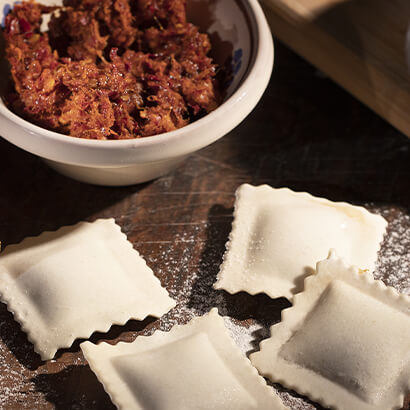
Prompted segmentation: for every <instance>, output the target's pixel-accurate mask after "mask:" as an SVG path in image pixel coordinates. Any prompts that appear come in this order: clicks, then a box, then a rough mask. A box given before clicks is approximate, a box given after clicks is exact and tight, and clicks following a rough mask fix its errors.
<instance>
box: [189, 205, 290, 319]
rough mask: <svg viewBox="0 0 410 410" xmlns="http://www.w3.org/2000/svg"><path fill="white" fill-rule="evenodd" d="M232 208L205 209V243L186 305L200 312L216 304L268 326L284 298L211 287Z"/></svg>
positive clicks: (228, 313) (232, 314) (225, 311)
mask: <svg viewBox="0 0 410 410" xmlns="http://www.w3.org/2000/svg"><path fill="white" fill-rule="evenodd" d="M232 211H233V210H232V208H231V209H228V208H225V207H224V206H221V205H214V206H213V207H212V208H211V210H210V211H209V214H208V224H207V232H206V238H207V239H206V245H205V248H204V250H203V252H202V255H201V258H200V263H199V269H198V273H197V277H196V280H195V282H194V284H193V287H192V293H191V295H190V299H189V301H188V307H189V308H190V309H193V310H195V311H196V312H197V313H198V314H201V315H202V314H205V313H207V312H209V310H211V308H213V307H215V306H216V307H218V310H219V313H220V314H221V315H223V316H230V317H231V318H234V319H236V320H239V321H246V320H248V319H254V320H256V321H257V322H259V323H261V324H262V325H263V326H265V327H269V326H271V325H272V324H274V323H277V322H278V321H279V320H280V315H281V311H282V310H283V309H285V308H287V307H290V303H289V302H288V301H287V300H286V299H284V298H280V299H271V298H270V297H269V296H267V295H264V294H258V295H254V296H252V295H249V294H247V293H245V292H240V293H237V294H235V295H231V294H229V293H227V292H225V291H219V290H214V289H213V288H212V285H213V284H214V282H215V281H216V276H217V274H218V272H219V266H220V264H221V263H222V257H223V254H224V252H225V243H226V242H227V240H228V237H229V233H230V231H231V225H232ZM245 326H246V324H245Z"/></svg>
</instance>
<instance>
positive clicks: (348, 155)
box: [0, 43, 410, 410]
mask: <svg viewBox="0 0 410 410" xmlns="http://www.w3.org/2000/svg"><path fill="white" fill-rule="evenodd" d="M409 155H410V141H409V140H408V139H407V138H406V137H405V136H404V135H402V134H400V133H399V132H398V131H396V130H395V129H394V128H392V127H391V126H390V125H388V124H387V123H386V122H385V121H383V120H382V119H380V118H379V117H378V116H376V115H375V114H373V113H372V112H371V111H370V110H369V109H367V108H366V107H364V106H363V105H362V104H361V103H359V102H358V101H356V100H355V99H354V98H353V97H351V96H350V95H349V94H347V93H346V92H345V91H343V90H342V89H341V88H339V86H337V85H335V84H334V83H333V82H331V81H330V80H328V79H327V78H325V77H324V76H323V75H321V74H320V73H318V72H317V71H316V69H314V68H313V67H312V66H310V65H309V64H308V63H306V62H305V61H303V60H302V59H300V58H299V57H297V56H296V55H294V54H293V53H292V52H291V51H289V50H288V49H287V48H285V47H284V46H283V45H281V44H279V43H277V45H276V66H275V69H274V74H273V77H272V80H271V83H270V85H269V88H268V90H267V91H266V93H265V95H264V97H263V99H262V101H261V102H260V104H259V105H258V107H257V108H256V109H255V111H254V112H253V113H252V114H251V115H250V116H249V117H248V118H247V119H246V120H245V121H244V122H243V124H242V125H240V126H239V127H238V128H237V129H235V130H234V131H233V132H231V133H230V134H229V135H227V136H226V137H225V138H223V139H222V140H220V141H219V142H217V143H215V144H214V145H212V146H210V147H208V148H206V149H204V150H202V151H200V152H198V153H196V154H195V155H192V156H191V157H190V158H189V159H187V160H186V162H185V163H184V164H183V165H182V166H181V167H180V168H179V169H177V170H176V171H175V172H173V173H172V174H169V175H167V176H164V177H163V178H160V179H158V180H156V181H153V182H151V183H147V184H144V185H140V186H133V187H127V188H102V187H95V186H89V185H85V184H81V183H77V182H75V181H72V180H69V179H66V178H64V177H62V176H60V175H58V174H57V173H55V172H53V171H52V170H50V169H49V168H47V166H45V165H44V164H43V163H42V162H41V161H40V160H39V159H37V158H35V157H33V156H31V155H29V154H27V153H25V152H22V151H20V150H19V149H17V148H15V147H13V146H11V145H10V144H8V143H7V142H5V141H4V140H0V176H1V193H0V239H1V241H2V243H3V247H4V246H6V245H8V244H14V243H18V242H19V241H21V240H22V239H23V238H25V237H27V236H31V235H38V234H40V233H41V232H42V231H44V230H55V229H58V228H59V227H61V226H63V225H69V224H74V223H77V222H79V221H82V220H88V221H92V220H95V219H96V218H99V217H114V218H115V219H116V221H117V222H118V224H120V225H121V227H122V229H123V231H124V232H125V233H126V234H127V235H128V238H129V240H130V241H131V242H132V243H133V244H134V246H135V248H136V249H138V251H139V252H140V253H141V254H142V255H143V256H144V257H145V259H146V260H147V263H148V265H149V266H150V267H151V268H152V269H153V270H154V272H155V274H156V275H157V276H158V277H159V278H160V279H161V282H162V284H163V285H164V286H165V287H166V288H167V289H168V290H169V292H170V293H171V296H172V297H174V298H175V299H176V300H177V301H178V306H177V308H176V309H175V310H173V311H171V312H170V314H168V315H167V316H166V317H165V318H163V319H162V320H154V319H151V318H148V319H147V320H145V321H143V322H136V321H131V322H129V323H127V324H126V326H122V327H121V326H114V327H113V328H112V329H111V330H110V331H109V332H108V333H107V334H94V335H93V336H92V338H91V340H92V341H94V342H97V341H99V340H108V341H110V342H111V343H114V342H117V341H118V340H123V341H132V340H134V339H135V337H136V335H138V334H149V333H150V332H152V331H154V330H155V329H162V330H168V329H169V328H170V327H171V326H172V325H173V324H175V323H185V322H186V321H188V320H189V319H190V318H191V317H192V316H194V315H201V314H203V313H205V312H206V311H208V310H209V309H210V308H211V307H213V306H217V307H218V308H219V309H220V312H221V313H222V314H223V315H225V316H229V317H230V318H231V319H232V322H233V323H234V324H235V326H236V327H237V328H243V329H245V330H246V329H248V328H249V327H251V326H254V325H255V324H258V326H259V327H260V329H261V330H260V331H259V332H254V333H255V334H253V336H254V339H255V340H254V341H253V347H254V349H257V345H258V342H259V341H260V340H261V339H263V338H265V337H267V334H268V328H269V326H270V325H272V324H273V323H276V322H278V321H279V320H280V313H281V310H282V309H283V308H286V307H289V306H290V303H289V302H287V301H286V300H284V299H278V300H271V299H270V298H268V297H267V296H264V295H257V296H249V295H247V294H244V293H241V294H237V295H228V294H226V293H224V292H217V291H214V290H212V288H211V285H212V283H213V282H214V280H215V277H216V274H217V272H218V266H219V264H220V263H221V259H222V254H223V252H224V247H225V242H226V240H227V237H228V234H229V231H230V229H231V222H232V206H233V203H234V192H235V189H236V188H237V187H238V186H239V185H240V184H242V183H244V182H248V183H252V184H262V183H267V184H270V185H272V186H275V187H282V186H287V187H290V188H292V189H295V190H302V191H309V192H310V193H312V194H314V195H318V196H325V197H327V198H329V199H332V200H336V201H339V200H344V201H351V202H353V203H356V204H364V205H366V206H367V207H368V208H370V209H373V210H376V211H377V212H380V213H382V214H383V215H384V216H385V217H386V218H387V219H388V220H389V222H390V228H389V232H388V238H387V239H386V241H385V243H384V244H383V249H382V253H383V252H384V253H385V254H386V258H385V261H386V262H384V263H382V264H380V263H379V268H378V273H377V274H378V275H379V277H382V278H383V279H384V280H385V281H386V282H387V283H389V284H392V285H394V286H396V287H397V288H399V289H401V288H402V287H404V284H405V283H407V284H408V283H409V282H408V281H409V278H410V271H409V265H410V264H409V260H410V242H409V235H408V232H409V230H410V216H409V207H410V190H409V182H410V161H409ZM406 241H407V242H406ZM387 254H389V255H390V256H389V257H388V255H387ZM399 269H401V272H402V276H401V279H400V280H397V278H398V277H397V275H395V274H394V272H396V271H397V270H399ZM238 334H239V335H240V334H241V333H240V332H239V333H238ZM237 342H239V343H241V340H239V339H238V340H237ZM275 388H276V389H278V390H279V391H280V392H281V397H282V398H283V399H284V400H285V402H286V403H287V404H288V405H289V406H290V408H292V409H295V410H296V409H314V408H316V409H319V408H320V407H319V406H317V405H314V404H313V403H310V402H309V401H308V400H307V399H304V398H300V397H299V396H297V395H296V394H295V393H288V392H287V391H286V390H284V389H282V388H281V387H280V386H275ZM51 408H56V409H104V410H105V409H113V408H114V407H113V405H112V404H111V402H110V399H109V397H108V396H107V394H106V393H105V392H104V390H103V389H102V387H101V385H100V384H99V383H98V381H97V379H96V377H95V376H94V375H93V373H92V372H91V371H90V369H89V367H88V366H87V364H86V362H85V361H84V359H83V357H82V355H81V353H80V351H79V343H78V341H77V342H76V343H75V344H74V345H73V347H72V348H71V349H67V350H64V351H61V352H59V353H58V354H57V358H56V360H53V361H49V362H47V363H43V362H41V361H40V358H39V357H38V356H37V355H36V354H35V353H34V352H33V348H32V346H31V345H30V343H29V342H28V341H27V338H26V336H25V335H24V333H22V331H21V330H20V327H19V326H18V325H17V324H16V322H15V321H14V320H13V317H12V315H11V314H10V313H8V312H7V310H6V307H5V306H4V305H1V304H0V409H51ZM405 408H406V409H409V406H408V403H407V404H406V407H405Z"/></svg>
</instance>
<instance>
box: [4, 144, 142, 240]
mask: <svg viewBox="0 0 410 410" xmlns="http://www.w3.org/2000/svg"><path fill="white" fill-rule="evenodd" d="M0 164H1V166H0V180H1V185H2V188H1V194H0V215H1V219H0V239H1V240H2V241H3V247H4V246H5V245H9V244H15V243H18V242H20V241H21V240H22V239H24V238H25V237H27V236H36V235H39V234H40V233H41V232H43V231H48V230H51V231H53V230H56V229H58V228H60V227H61V226H65V225H72V224H75V223H77V222H80V221H82V220H92V219H93V216H94V215H96V214H98V216H99V217H110V216H111V214H110V211H109V208H110V206H112V205H114V204H115V203H117V202H119V201H121V200H122V199H124V198H125V197H127V196H129V195H131V194H134V193H136V192H139V191H140V190H141V189H142V188H143V187H144V186H145V185H138V186H131V187H123V188H113V187H110V188H106V187H98V186H92V185H87V184H83V183H80V182H76V181H73V180H71V179H69V178H66V177H63V176H61V175H59V174H57V173H56V172H55V171H52V170H51V169H50V168H48V167H47V166H46V165H45V164H44V163H43V162H42V161H41V160H40V159H38V158H36V157H34V156H32V155H30V154H28V153H26V152H23V151H21V150H20V149H18V148H16V147H14V146H13V145H11V144H9V143H7V142H6V141H4V140H2V139H1V138H0Z"/></svg>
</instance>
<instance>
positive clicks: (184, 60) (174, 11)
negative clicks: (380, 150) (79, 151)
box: [4, 0, 220, 140]
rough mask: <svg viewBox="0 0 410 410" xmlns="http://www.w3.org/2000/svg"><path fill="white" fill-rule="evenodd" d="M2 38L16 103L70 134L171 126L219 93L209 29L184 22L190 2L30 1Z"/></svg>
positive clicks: (113, 135) (144, 132)
mask: <svg viewBox="0 0 410 410" xmlns="http://www.w3.org/2000/svg"><path fill="white" fill-rule="evenodd" d="M49 13H51V19H50V22H49V29H48V31H47V32H42V31H40V26H41V23H42V16H43V15H44V14H49ZM4 36H5V39H6V42H7V48H6V55H7V58H8V61H9V62H10V65H11V75H12V77H13V80H14V90H13V91H12V92H10V93H9V94H8V96H7V103H8V104H9V106H10V108H12V109H13V110H14V111H15V112H17V113H18V114H20V115H22V116H23V117H24V118H26V119H28V120H30V121H31V122H34V123H36V124H38V125H40V126H43V127H45V128H48V129H52V130H55V131H58V132H62V133H65V134H69V135H71V136H73V137H80V138H88V139H103V140H104V139H129V138H139V137H146V136H150V135H155V134H159V133H163V132H167V131H172V130H175V129H178V128H181V127H183V126H185V125H186V124H188V123H189V122H191V121H193V120H195V119H196V118H198V117H200V116H202V115H204V114H206V113H208V112H210V111H212V110H214V109H215V108H216V107H217V106H218V103H219V101H220V94H219V92H218V87H217V85H216V84H217V82H216V79H215V74H216V65H215V64H213V62H212V59H211V58H210V57H208V53H209V51H210V49H211V45H210V40H209V37H208V35H207V34H202V33H200V32H199V30H198V28H197V27H196V26H194V25H193V24H190V23H188V22H187V19H186V1H185V0H65V1H64V7H46V6H43V5H40V4H38V3H35V2H33V1H27V2H23V3H21V4H16V5H15V6H14V8H13V10H12V11H11V12H10V13H9V14H8V15H7V17H6V20H5V29H4Z"/></svg>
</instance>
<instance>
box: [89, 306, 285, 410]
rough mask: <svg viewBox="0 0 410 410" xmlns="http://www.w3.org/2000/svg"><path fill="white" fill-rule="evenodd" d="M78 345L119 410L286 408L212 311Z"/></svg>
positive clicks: (221, 320) (220, 319) (247, 409)
mask: <svg viewBox="0 0 410 410" xmlns="http://www.w3.org/2000/svg"><path fill="white" fill-rule="evenodd" d="M81 349H82V351H83V353H84V356H85V358H86V359H87V361H88V363H89V364H90V367H91V369H92V370H93V371H94V373H95V374H96V375H97V377H98V379H99V380H100V382H101V383H102V384H103V385H104V388H105V390H106V391H107V393H108V394H109V395H110V397H111V399H112V401H113V402H114V404H115V405H116V406H117V407H118V408H119V409H127V410H142V409H144V410H156V409H161V410H175V409H178V410H211V409H212V410H230V409H232V410H252V409H255V410H256V409H258V410H263V409H270V410H273V409H285V406H284V405H283V404H282V402H281V400H280V399H279V397H278V396H277V395H276V394H275V393H274V392H273V389H272V388H270V387H269V386H267V385H266V382H265V381H264V380H263V378H262V377H261V376H259V375H258V373H257V371H256V369H255V368H254V367H252V365H251V363H250V362H249V360H248V359H247V358H246V357H244V356H243V355H242V353H241V352H240V351H239V349H238V348H237V347H236V346H235V344H234V342H233V340H232V339H231V338H230V336H229V335H228V332H227V330H226V328H225V326H224V322H223V319H222V317H220V316H219V315H218V313H217V310H216V309H212V310H211V312H210V313H208V314H207V315H205V316H203V317H200V318H195V319H193V320H191V322H189V323H188V324H187V325H183V326H175V327H174V328H172V329H171V331H170V332H167V333H166V332H161V331H157V332H155V333H154V334H153V335H152V336H139V337H137V339H136V340H135V341H134V342H133V343H118V344H117V345H115V346H112V345H109V344H108V343H101V344H99V345H95V344H93V343H90V342H84V343H82V344H81Z"/></svg>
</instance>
